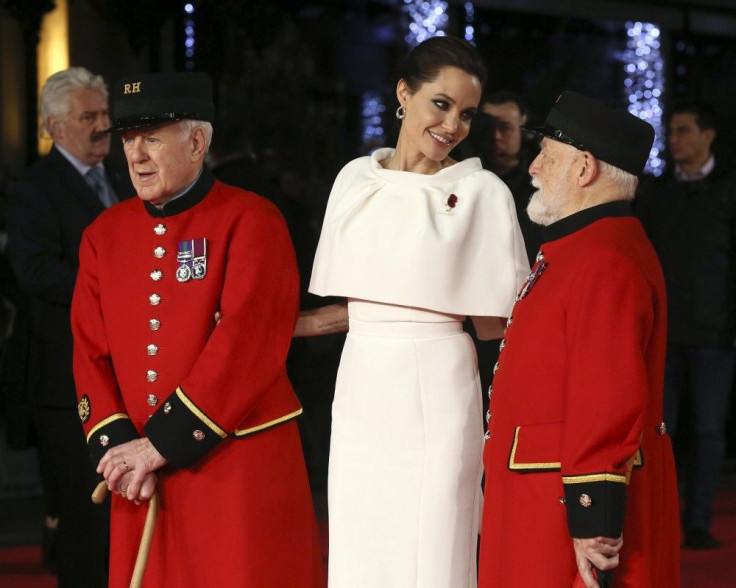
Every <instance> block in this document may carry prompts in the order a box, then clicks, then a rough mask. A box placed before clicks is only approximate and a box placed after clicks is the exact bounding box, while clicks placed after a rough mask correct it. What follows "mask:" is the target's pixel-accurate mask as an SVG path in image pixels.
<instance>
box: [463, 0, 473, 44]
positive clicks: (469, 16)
mask: <svg viewBox="0 0 736 588" xmlns="http://www.w3.org/2000/svg"><path fill="white" fill-rule="evenodd" d="M463 8H465V40H466V41H468V43H472V44H473V45H475V25H474V24H473V22H474V21H475V6H474V5H473V3H472V2H466V3H465V4H464V5H463Z"/></svg>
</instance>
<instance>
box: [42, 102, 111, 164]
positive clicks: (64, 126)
mask: <svg viewBox="0 0 736 588" xmlns="http://www.w3.org/2000/svg"><path fill="white" fill-rule="evenodd" d="M67 98H68V100H69V114H67V115H66V116H65V117H63V118H56V117H53V116H52V117H49V120H48V122H47V126H48V127H49V130H50V132H51V138H52V139H53V140H54V142H55V143H56V144H57V145H60V146H61V147H63V148H64V149H66V150H67V151H69V153H71V154H72V155H73V156H74V157H76V158H77V159H78V160H79V161H81V162H82V163H84V164H86V165H96V164H98V163H99V162H100V161H102V160H103V159H104V158H105V157H107V154H108V153H109V152H110V135H109V134H108V133H105V132H103V131H105V130H107V129H108V128H110V117H109V115H108V109H107V100H106V99H105V96H104V95H103V94H102V93H101V92H99V91H97V90H91V89H89V88H80V89H77V90H70V91H69V94H68V96H67Z"/></svg>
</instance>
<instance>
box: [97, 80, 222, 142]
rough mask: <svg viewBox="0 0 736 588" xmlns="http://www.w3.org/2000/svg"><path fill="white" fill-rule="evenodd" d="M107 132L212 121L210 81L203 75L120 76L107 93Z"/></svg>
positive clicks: (213, 112)
mask: <svg viewBox="0 0 736 588" xmlns="http://www.w3.org/2000/svg"><path fill="white" fill-rule="evenodd" d="M110 98H111V103H112V109H111V116H110V118H111V120H112V126H111V127H110V128H109V129H108V130H109V131H125V130H129V129H137V128H140V127H150V126H155V125H160V124H165V123H169V122H176V121H179V120H184V119H190V120H203V121H207V122H212V121H213V119H214V116H215V105H214V102H213V100H212V78H211V77H210V76H209V75H208V74H206V73H204V72H178V73H150V74H138V75H132V76H127V77H124V78H122V79H120V80H118V81H117V82H115V85H114V86H113V90H112V93H111V97H110Z"/></svg>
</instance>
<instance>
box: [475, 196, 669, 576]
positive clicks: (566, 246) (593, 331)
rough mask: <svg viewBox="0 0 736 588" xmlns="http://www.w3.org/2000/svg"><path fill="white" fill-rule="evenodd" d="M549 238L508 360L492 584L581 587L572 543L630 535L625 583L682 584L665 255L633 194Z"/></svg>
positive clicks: (493, 467) (484, 548)
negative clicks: (631, 200)
mask: <svg viewBox="0 0 736 588" xmlns="http://www.w3.org/2000/svg"><path fill="white" fill-rule="evenodd" d="M545 236H546V239H547V241H546V242H545V243H543V244H542V247H541V252H540V254H539V255H538V256H537V263H536V264H535V266H534V268H533V269H532V274H530V279H529V281H528V282H527V284H526V285H525V287H523V288H522V290H521V292H520V294H519V297H517V302H516V305H515V306H514V310H513V313H512V316H511V318H510V319H509V321H508V322H509V327H508V330H507V333H506V339H505V340H504V342H503V343H502V351H501V354H500V357H499V361H498V364H497V365H496V368H495V371H496V372H497V373H496V375H495V376H494V381H493V385H492V391H491V404H490V413H491V415H492V416H490V425H489V436H490V438H489V439H488V440H487V441H486V447H485V450H484V463H485V467H486V486H485V503H484V510H483V523H482V533H481V554H480V583H479V586H480V587H481V588H491V587H499V588H507V587H508V586H514V587H516V588H523V587H527V586H528V587H530V588H531V587H534V588H544V587H549V588H552V587H555V588H558V587H559V588H563V587H564V588H567V587H570V586H573V584H574V582H575V581H576V579H577V580H578V581H580V580H579V575H578V572H577V567H576V564H575V555H574V552H573V546H572V539H571V537H596V536H607V537H618V536H619V535H620V534H621V532H622V530H623V540H624V545H623V548H622V550H621V553H620V565H619V567H618V568H617V569H616V570H614V572H613V576H614V585H615V586H617V587H621V586H630V587H637V588H642V587H645V586H651V587H655V586H656V587H659V586H679V585H680V581H679V569H680V566H679V537H680V531H679V517H678V499H677V482H676V477H675V468H674V459H673V455H672V447H671V443H670V439H669V437H668V436H667V435H666V434H665V431H664V426H663V425H662V424H661V423H662V387H663V379H664V358H665V348H666V300H665V289H664V281H663V278H662V273H661V269H660V266H659V262H658V260H657V257H656V254H655V253H654V250H653V249H652V247H651V245H650V243H649V241H648V240H647V238H646V236H645V234H644V231H643V229H642V227H641V225H640V224H639V221H638V220H636V219H635V218H633V217H632V216H631V208H630V206H629V204H628V203H624V202H615V203H609V204H604V205H600V206H596V207H594V208H590V209H587V210H585V211H582V212H579V213H577V214H575V215H572V216H570V217H567V218H566V219H563V220H561V221H559V222H557V223H555V224H553V225H551V226H550V227H548V228H547V229H546V231H545ZM632 468H633V469H632ZM579 585H581V586H582V584H579Z"/></svg>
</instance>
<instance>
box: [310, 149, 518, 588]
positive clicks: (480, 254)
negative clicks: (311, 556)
mask: <svg viewBox="0 0 736 588" xmlns="http://www.w3.org/2000/svg"><path fill="white" fill-rule="evenodd" d="M392 154H393V150H392V149H380V150H378V151H376V152H375V153H374V154H373V155H372V156H366V157H361V158H359V159H356V160H354V161H352V162H350V163H348V164H347V165H346V166H345V167H344V168H343V169H342V171H341V172H340V174H339V175H338V177H337V178H336V180H335V184H334V186H333V189H332V192H331V194H330V199H329V201H328V204H327V211H326V214H325V220H324V224H323V227H322V234H321V237H320V242H319V246H318V248H317V253H316V256H315V261H314V268H313V270H312V279H311V282H310V286H309V290H310V292H313V293H315V294H319V295H322V296H328V295H330V296H344V297H346V298H347V299H348V314H349V317H350V329H349V333H348V336H347V339H346V342H345V347H344V349H343V353H342V358H341V361H340V368H339V371H338V376H337V384H336V389H335V400H334V403H333V408H332V437H331V442H330V464H329V474H328V503H329V544H330V547H329V572H328V580H329V586H330V588H415V587H416V588H466V587H468V588H472V587H474V586H475V585H476V555H475V553H476V544H477V538H478V523H479V518H480V512H481V476H482V461H481V453H482V447H483V425H482V423H483V420H482V415H481V411H482V408H481V406H482V404H481V391H480V384H479V379H478V364H477V356H476V353H475V348H474V346H473V343H472V340H471V339H470V337H469V336H468V335H467V334H466V333H464V332H463V330H462V321H463V319H464V317H465V316H467V315H470V316H501V317H503V316H508V315H509V312H510V311H511V306H512V305H513V301H514V297H515V295H516V292H517V291H518V289H519V287H520V286H521V284H522V283H523V281H524V279H525V278H526V276H527V274H528V271H529V266H528V263H527V258H526V253H525V249H524V242H523V239H522V237H521V232H520V230H519V227H518V223H517V220H516V212H515V207H514V202H513V198H512V196H511V194H510V192H509V191H508V189H507V188H506V186H505V184H504V183H503V182H502V181H501V180H499V179H498V178H497V177H496V176H495V175H493V174H492V173H490V172H488V171H485V170H483V169H482V167H481V165H480V161H479V160H478V159H477V158H473V159H469V160H465V161H462V162H460V163H457V164H455V165H453V166H451V167H448V168H445V169H443V170H441V171H439V172H438V173H436V174H434V175H424V174H415V173H410V172H400V171H393V170H386V169H384V168H383V167H382V166H381V164H380V163H379V162H380V161H381V160H383V159H385V158H387V157H390V156H391V155H392ZM488 369H490V366H489V368H488Z"/></svg>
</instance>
